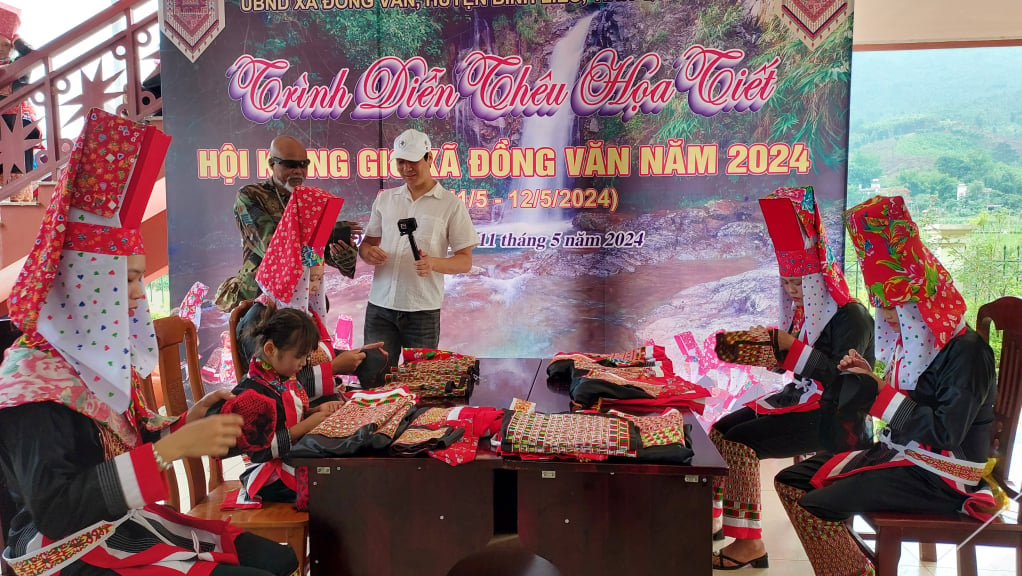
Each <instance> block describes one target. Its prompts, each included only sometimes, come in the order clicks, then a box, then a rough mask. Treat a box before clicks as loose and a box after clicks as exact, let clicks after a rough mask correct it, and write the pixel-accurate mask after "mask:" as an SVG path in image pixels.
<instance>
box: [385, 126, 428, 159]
mask: <svg viewBox="0 0 1022 576" xmlns="http://www.w3.org/2000/svg"><path fill="white" fill-rule="evenodd" d="M432 150H433V146H432V144H431V143H430V141H429V136H426V135H425V134H423V133H422V132H419V131H418V130H415V129H412V128H409V129H408V130H405V131H404V132H402V133H401V135H400V136H398V137H397V138H395V139H394V151H393V152H392V153H391V157H392V158H400V159H401V160H408V161H409V162H418V161H419V160H422V159H423V158H425V157H426V154H429V152H430V151H432Z"/></svg>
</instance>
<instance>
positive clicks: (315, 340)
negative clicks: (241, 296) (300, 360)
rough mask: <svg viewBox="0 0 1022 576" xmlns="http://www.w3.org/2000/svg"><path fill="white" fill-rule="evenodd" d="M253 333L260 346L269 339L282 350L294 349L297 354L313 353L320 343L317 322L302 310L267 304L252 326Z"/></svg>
mask: <svg viewBox="0 0 1022 576" xmlns="http://www.w3.org/2000/svg"><path fill="white" fill-rule="evenodd" d="M251 335H252V337H253V338H255V340H256V343H257V346H258V348H262V347H263V344H265V343H266V341H267V340H269V341H270V342H273V345H274V346H276V347H277V348H279V349H281V350H294V351H295V355H297V356H305V355H307V354H311V353H312V351H313V350H315V349H316V346H318V345H319V329H318V328H316V323H315V322H314V321H313V320H312V316H309V315H308V314H306V313H305V312H302V311H301V310H296V309H294V308H281V309H279V310H278V309H276V308H275V307H271V306H267V307H266V309H265V310H263V311H262V314H261V315H260V317H259V319H258V320H257V321H256V322H255V323H254V326H253V327H252V332H251Z"/></svg>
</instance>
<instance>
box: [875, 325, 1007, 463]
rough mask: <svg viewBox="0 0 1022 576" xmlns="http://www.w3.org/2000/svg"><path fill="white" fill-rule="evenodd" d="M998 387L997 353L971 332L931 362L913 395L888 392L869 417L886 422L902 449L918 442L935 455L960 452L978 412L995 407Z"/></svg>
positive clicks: (956, 339)
mask: <svg viewBox="0 0 1022 576" xmlns="http://www.w3.org/2000/svg"><path fill="white" fill-rule="evenodd" d="M995 382H996V376H995V370H994V357H993V352H992V351H991V350H990V347H989V346H987V344H986V343H985V342H983V341H982V339H981V338H980V337H979V336H978V335H977V334H976V333H975V332H972V331H971V330H970V331H968V332H967V333H966V334H963V335H962V336H958V337H956V338H954V339H952V340H951V342H950V343H949V344H948V345H947V346H946V347H945V348H944V350H943V351H941V353H940V354H938V355H937V357H936V358H934V359H933V361H932V362H931V363H930V367H929V368H928V369H927V370H926V371H925V372H924V373H923V374H922V376H920V378H919V380H918V383H917V385H916V389H915V390H913V391H911V392H908V393H902V392H898V391H896V390H894V388H893V387H892V386H885V387H884V389H883V390H881V391H880V393H879V395H878V397H877V400H876V402H874V404H873V407H872V408H871V409H870V414H873V415H874V416H877V417H880V418H883V419H884V420H886V421H887V422H888V425H889V426H890V427H891V431H892V432H893V433H894V434H895V437H894V438H895V440H896V441H898V442H899V443H906V442H909V441H912V440H915V441H917V442H919V443H920V444H924V445H927V446H930V447H932V448H933V449H934V450H951V449H956V448H958V447H960V446H961V445H962V442H963V441H964V440H965V437H966V436H967V435H968V433H969V431H970V429H971V428H972V426H973V424H974V423H975V422H976V417H977V415H978V414H979V413H980V411H981V410H990V409H991V407H992V406H993V402H994V392H995V390H996V385H995ZM977 456H978V455H977Z"/></svg>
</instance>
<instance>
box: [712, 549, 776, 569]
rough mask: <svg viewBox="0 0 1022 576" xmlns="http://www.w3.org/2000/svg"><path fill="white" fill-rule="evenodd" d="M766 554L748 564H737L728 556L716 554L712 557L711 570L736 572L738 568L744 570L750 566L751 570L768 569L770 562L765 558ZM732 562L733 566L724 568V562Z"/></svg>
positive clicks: (736, 561)
mask: <svg viewBox="0 0 1022 576" xmlns="http://www.w3.org/2000/svg"><path fill="white" fill-rule="evenodd" d="M767 556H769V555H768V554H764V555H762V556H760V557H759V558H753V559H752V560H749V561H748V562H739V561H738V560H735V559H734V558H731V557H730V556H726V555H724V553H723V552H717V553H716V554H714V555H713V569H714V570H738V569H739V568H745V567H746V566H752V567H753V568H769V567H770V560H769V559H768V558H767ZM725 560H727V561H728V562H732V563H733V564H734V566H725V565H724V561H725Z"/></svg>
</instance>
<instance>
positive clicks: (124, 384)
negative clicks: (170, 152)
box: [0, 110, 297, 576]
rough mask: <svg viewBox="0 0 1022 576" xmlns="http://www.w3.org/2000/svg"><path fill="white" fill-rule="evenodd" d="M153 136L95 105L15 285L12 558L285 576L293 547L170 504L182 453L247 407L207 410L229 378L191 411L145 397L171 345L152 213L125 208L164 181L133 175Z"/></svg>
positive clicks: (2, 379) (4, 399)
mask: <svg viewBox="0 0 1022 576" xmlns="http://www.w3.org/2000/svg"><path fill="white" fill-rule="evenodd" d="M142 134H143V127H141V126H140V125H137V124H135V123H133V122H130V121H127V120H125V119H123V118H119V117H117V116H113V115H110V114H107V113H105V112H103V111H101V110H93V111H92V112H90V114H89V116H88V118H87V122H86V126H85V130H84V132H83V134H82V136H81V137H80V138H79V140H78V142H77V144H76V146H75V149H74V151H73V152H72V154H71V157H70V160H69V163H68V165H67V167H66V169H65V170H64V171H63V172H62V173H61V177H60V180H59V181H58V183H57V188H56V190H55V191H54V194H53V198H52V200H51V202H50V206H49V207H48V209H47V212H46V216H45V218H44V220H43V225H42V228H41V229H40V232H39V236H38V237H37V240H36V244H35V246H34V248H33V250H32V252H31V254H30V255H29V256H28V258H27V259H26V262H25V267H24V268H23V269H22V271H21V274H20V275H19V276H18V280H17V282H16V284H15V286H14V289H13V291H12V295H11V298H10V304H11V317H12V320H13V321H14V322H15V323H16V324H17V325H18V327H19V328H21V330H22V331H23V332H24V334H25V335H24V337H23V338H22V339H20V340H19V341H18V342H16V343H15V344H14V345H13V346H11V348H9V349H8V350H7V352H6V355H5V358H4V362H3V364H2V365H0V469H2V471H3V475H4V480H5V484H6V486H7V488H8V489H9V491H10V493H11V496H12V498H13V500H14V502H15V504H16V506H17V509H18V512H17V514H16V515H15V516H14V519H13V521H12V522H11V525H10V526H9V530H10V531H9V534H8V537H7V545H8V546H7V549H6V550H5V551H4V559H5V560H6V561H7V562H8V564H10V565H11V567H12V568H13V569H14V571H15V573H16V574H18V575H19V576H45V575H50V574H62V575H63V576H83V575H84V576H98V575H111V574H119V575H122V576H161V575H176V574H184V575H190V576H206V575H212V576H270V575H275V576H287V575H289V574H292V573H294V572H295V571H296V569H297V560H296V559H295V555H294V551H293V550H291V549H290V548H288V547H286V546H280V545H278V544H276V543H275V542H271V541H269V540H266V539H265V538H261V537H259V536H255V535H252V534H249V533H245V532H242V531H241V530H239V529H238V528H235V527H234V526H232V525H231V524H230V523H229V522H221V521H210V520H201V519H198V518H192V517H189V516H184V515H182V514H179V513H177V512H176V511H174V510H172V509H170V508H168V507H166V506H163V505H160V504H158V502H160V501H163V500H165V499H166V498H167V494H168V487H167V485H166V482H165V480H164V474H163V472H165V471H167V470H169V469H170V468H171V466H172V463H173V462H174V460H177V459H180V458H185V457H199V456H207V455H213V456H217V455H223V454H226V453H227V451H228V449H229V448H230V447H231V446H233V445H234V444H235V442H236V441H237V438H238V436H239V435H240V434H241V420H242V419H241V418H240V417H238V416H236V415H215V416H208V417H207V416H206V411H207V409H208V408H209V407H210V406H211V405H212V404H213V403H214V402H216V401H218V400H220V399H222V398H224V397H226V396H229V394H226V393H224V392H219V393H215V394H213V395H210V396H207V397H206V398H203V399H201V400H200V401H198V402H197V403H196V404H195V406H194V407H193V408H192V409H191V410H190V411H189V412H188V414H187V415H186V416H185V417H184V418H166V417H162V416H159V415H158V414H155V413H153V412H151V411H150V410H148V409H147V408H146V406H145V405H144V403H143V402H142V394H141V380H142V378H143V377H144V376H145V375H148V374H149V372H150V371H151V370H152V369H153V367H155V365H156V361H157V356H158V352H157V346H156V336H155V333H154V331H153V325H152V320H151V319H150V316H149V309H148V306H147V304H146V302H145V292H144V289H143V286H142V282H143V277H144V273H145V256H144V251H143V249H142V243H141V234H140V232H139V230H138V225H139V222H138V220H140V219H141V215H140V213H139V214H138V215H137V216H138V218H137V219H136V220H134V221H132V220H133V218H132V216H131V215H129V214H127V213H128V212H131V211H130V210H123V213H122V209H123V208H124V207H125V206H127V205H129V204H130V205H131V206H136V202H140V204H139V205H143V206H144V205H145V202H146V200H147V199H148V195H149V194H150V193H151V192H152V190H151V189H150V190H144V189H140V188H139V187H138V186H130V185H129V184H128V179H129V177H130V175H131V173H132V169H133V168H134V166H135V161H136V159H137V158H138V157H139V156H140V154H142V153H143V152H142V150H141V146H140V143H141V142H143V137H142ZM132 195H138V196H141V198H138V197H137V196H132ZM129 200H130V202H129Z"/></svg>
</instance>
